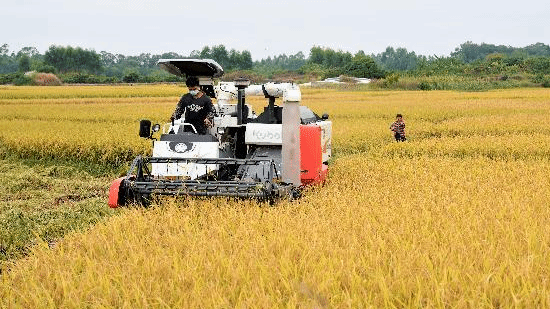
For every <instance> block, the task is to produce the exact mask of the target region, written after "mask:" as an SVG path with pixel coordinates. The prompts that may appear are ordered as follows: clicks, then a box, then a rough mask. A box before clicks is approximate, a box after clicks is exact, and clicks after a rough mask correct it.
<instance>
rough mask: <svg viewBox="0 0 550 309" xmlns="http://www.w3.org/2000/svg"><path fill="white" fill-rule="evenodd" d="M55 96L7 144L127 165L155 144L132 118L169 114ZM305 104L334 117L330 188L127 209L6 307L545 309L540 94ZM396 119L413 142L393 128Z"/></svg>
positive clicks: (47, 251)
mask: <svg viewBox="0 0 550 309" xmlns="http://www.w3.org/2000/svg"><path fill="white" fill-rule="evenodd" d="M156 87H163V86H151V88H150V89H151V92H152V93H155V94H156V93H158V91H160V90H159V89H157V88H156ZM59 88H60V89H63V90H62V91H64V92H65V93H64V94H63V95H60V96H59V97H58V98H50V99H47V98H43V99H40V98H39V99H36V98H32V97H28V98H26V99H23V98H21V99H17V100H16V99H14V98H12V97H11V96H10V95H7V97H9V98H7V99H5V100H0V104H2V105H3V106H4V107H7V108H6V109H4V111H3V112H0V118H1V119H2V121H1V122H0V126H2V127H0V139H1V140H2V142H3V143H5V142H6V141H7V142H9V143H10V144H9V145H11V146H10V147H12V148H13V151H14V152H25V151H34V150H32V149H39V151H38V152H48V151H50V152H48V153H52V154H55V153H65V156H73V155H76V156H81V158H82V159H85V158H86V157H87V156H96V157H98V158H101V160H116V158H117V156H120V157H130V153H132V154H133V153H139V152H142V151H147V149H148V148H149V146H150V144H148V143H149V142H147V141H139V138H138V137H137V121H138V120H139V119H141V118H151V119H152V120H154V121H162V120H163V119H166V118H167V117H168V116H169V114H170V113H171V112H172V110H173V108H174V106H175V103H176V101H177V96H176V95H167V96H166V98H156V99H157V101H151V102H152V103H148V101H147V99H144V98H125V97H123V98H120V97H115V96H113V97H109V95H108V94H107V93H110V92H109V90H107V91H106V92H105V96H104V97H101V98H98V99H97V102H95V103H94V101H95V99H94V100H89V99H82V100H83V101H82V102H80V101H78V100H79V98H77V97H71V96H69V95H68V93H69V92H70V89H71V88H70V87H69V90H67V89H65V88H64V87H59ZM48 91H53V90H48ZM72 91H73V92H75V93H76V92H78V91H81V90H76V89H73V90H72ZM82 91H84V90H82ZM85 91H92V90H85ZM143 91H144V92H146V91H147V89H143ZM302 92H303V104H304V105H307V106H309V107H310V108H312V109H313V110H314V111H315V112H317V113H319V114H321V113H323V112H327V113H329V115H330V119H331V120H332V121H333V153H334V156H335V157H334V159H333V160H332V162H331V172H330V173H331V174H330V177H329V180H328V182H327V184H326V185H325V186H323V187H319V188H314V189H310V190H307V191H306V192H305V193H304V196H303V197H302V198H301V199H300V200H298V201H294V202H288V201H282V202H280V203H278V204H277V205H275V206H269V205H266V204H258V203H256V202H254V201H239V200H226V199H208V200H205V199H177V200H172V199H163V200H159V202H158V205H155V206H154V207H153V208H152V209H139V208H130V209H123V210H120V215H119V216H115V217H111V218H109V219H108V220H106V221H105V222H103V223H100V224H98V225H96V226H95V227H93V228H91V229H90V230H89V231H85V232H79V233H74V234H71V235H69V236H67V237H65V238H64V239H62V240H60V241H59V242H58V243H57V244H56V246H55V247H54V248H53V249H52V248H49V246H48V245H47V244H43V245H42V246H37V247H35V248H34V249H33V253H32V254H31V255H30V256H28V257H27V258H26V259H24V260H19V261H15V262H14V263H13V264H12V265H10V267H9V268H10V271H9V272H7V273H4V274H3V275H1V276H2V278H1V282H0V307H8V308H9V307H29V308H34V307H51V308H57V307H67V308H81V307H126V308H134V307H166V308H173V307H178V308H211V307H262V308H263V307H270V308H272V307H300V308H302V307H304V308H312V307H314V308H350V307H351V308H369V307H370V308H381V307H387V308H396V307H397V308H403V307H407V308H411V307H436V308H447V307H457V308H495V307H522V308H550V281H549V280H548V276H549V274H550V266H549V264H548V261H549V260H550V236H549V235H550V225H548V222H549V220H550V207H548V206H549V203H548V201H549V200H550V146H549V145H550V124H549V122H548V121H547V119H550V118H549V116H550V92H549V91H548V90H546V89H521V90H519V89H514V90H500V91H489V92H475V93H469V92H450V91H438V92H408V91H379V92H378V91H376V92H351V91H350V92H345V91H337V90H322V89H302ZM86 95H87V94H85V95H84V96H86ZM52 96H54V97H55V96H56V95H55V94H52ZM247 100H248V102H249V103H251V104H252V105H253V106H254V107H255V109H256V111H259V110H260V107H261V106H263V105H264V104H265V102H264V99H260V98H247ZM17 101H21V103H20V104H19V103H18V102H17ZM27 107H28V108H27ZM40 111H44V112H42V113H41V112H40ZM49 111H51V113H50V112H49ZM103 111H105V112H104V113H103ZM398 112H400V113H403V114H404V116H405V121H406V123H407V137H408V139H409V140H408V142H406V143H399V144H398V143H395V142H393V140H392V136H391V134H390V131H389V125H390V123H391V122H392V121H393V120H394V117H395V114H396V113H398ZM16 128H18V129H16ZM108 128H110V129H111V130H109V129H108ZM25 130H29V133H25V132H24V131H25ZM56 132H57V133H56ZM33 137H34V140H33ZM17 141H20V142H19V143H18V142H17ZM56 143H57V144H56ZM18 144H19V145H18ZM41 145H48V146H41ZM78 146H80V148H79V149H80V150H79V149H77V147H78ZM17 147H19V148H17ZM41 147H42V148H41ZM54 147H57V148H54ZM48 149H54V150H48ZM121 154H126V155H121ZM35 155H38V154H32V156H35ZM79 158H80V157H79ZM106 186H108V184H106Z"/></svg>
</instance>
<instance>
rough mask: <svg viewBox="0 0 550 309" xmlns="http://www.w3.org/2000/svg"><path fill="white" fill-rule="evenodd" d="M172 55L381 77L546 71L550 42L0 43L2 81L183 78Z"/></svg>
mask: <svg viewBox="0 0 550 309" xmlns="http://www.w3.org/2000/svg"><path fill="white" fill-rule="evenodd" d="M170 58H172V59H173V58H200V59H214V60H215V61H217V62H218V63H219V64H220V65H221V66H222V67H223V68H224V70H225V71H226V72H228V73H231V72H234V71H238V72H248V73H249V74H256V75H257V76H260V77H262V78H265V79H272V78H274V76H277V75H284V74H290V73H292V74H300V75H306V76H310V77H311V78H317V79H319V78H321V79H322V78H326V77H334V76H339V75H347V76H354V77H366V78H375V79H382V78H385V77H386V76H387V75H391V74H401V75H414V76H431V75H444V74H451V75H479V76H480V75H487V74H513V73H514V72H516V73H517V72H526V73H529V74H534V75H537V76H540V75H543V76H545V75H548V74H550V46H548V45H546V44H543V43H536V44H532V45H529V46H525V47H511V46H503V45H494V44H487V43H481V44H476V43H472V42H470V41H468V42H465V43H463V44H461V45H460V46H459V47H457V48H456V49H455V50H454V52H452V53H451V54H450V55H449V56H444V57H437V56H424V55H417V54H416V53H415V52H413V51H408V50H407V49H406V48H403V47H398V48H394V47H387V48H386V50H384V51H383V52H381V53H378V54H370V55H367V54H366V53H365V52H364V51H362V50H360V51H358V52H356V53H355V54H352V53H350V52H348V51H342V50H333V49H331V48H324V47H320V46H313V47H312V48H311V49H310V53H309V56H308V57H306V56H305V55H304V54H303V53H302V52H298V53H296V54H294V55H286V54H282V55H278V56H274V57H268V58H266V59H261V60H259V61H253V60H252V55H251V53H250V52H249V51H247V50H244V51H238V50H235V49H231V50H228V49H227V48H226V47H225V46H224V45H216V46H212V47H210V46H205V47H203V48H202V49H201V50H194V51H192V52H191V53H190V54H189V55H183V54H178V53H175V52H169V53H163V54H150V53H142V54H140V55H137V56H127V55H123V54H113V53H110V52H106V51H101V52H99V53H98V52H96V51H94V50H92V49H83V48H80V47H71V46H56V45H52V46H50V47H49V49H48V50H47V51H46V52H45V53H44V54H41V53H40V52H39V51H38V50H37V49H36V48H35V47H24V48H22V49H21V50H19V51H18V52H17V53H15V52H11V53H10V50H9V46H8V44H3V45H2V46H1V47H0V83H9V82H13V81H14V80H16V79H18V78H21V75H22V73H24V72H27V71H37V72H45V73H54V74H57V75H58V76H60V77H61V78H62V80H63V81H65V82H75V83H79V82H84V83H86V82H88V83H105V82H106V83H112V82H154V81H181V78H178V77H176V76H172V75H170V74H169V73H166V72H164V71H162V70H160V69H159V68H158V66H157V62H158V60H159V59H170ZM543 78H545V77H543Z"/></svg>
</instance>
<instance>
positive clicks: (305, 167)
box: [300, 125, 323, 185]
mask: <svg viewBox="0 0 550 309" xmlns="http://www.w3.org/2000/svg"><path fill="white" fill-rule="evenodd" d="M322 151H323V150H322V148H321V127H319V126H317V125H301V126H300V169H301V171H302V172H301V181H302V185H307V184H311V183H317V182H319V181H320V176H321V171H322V168H323V161H322V160H323V159H322V158H323V153H322Z"/></svg>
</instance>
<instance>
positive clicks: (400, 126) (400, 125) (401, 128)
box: [390, 114, 407, 142]
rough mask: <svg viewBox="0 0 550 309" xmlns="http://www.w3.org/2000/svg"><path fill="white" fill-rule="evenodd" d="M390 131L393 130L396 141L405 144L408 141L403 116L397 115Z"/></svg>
mask: <svg viewBox="0 0 550 309" xmlns="http://www.w3.org/2000/svg"><path fill="white" fill-rule="evenodd" d="M390 130H392V132H393V134H394V135H393V136H394V137H395V140H396V141H398V142H404V141H406V140H407V138H406V137H405V121H403V115H401V114H397V116H396V117H395V122H394V123H392V124H391V126H390Z"/></svg>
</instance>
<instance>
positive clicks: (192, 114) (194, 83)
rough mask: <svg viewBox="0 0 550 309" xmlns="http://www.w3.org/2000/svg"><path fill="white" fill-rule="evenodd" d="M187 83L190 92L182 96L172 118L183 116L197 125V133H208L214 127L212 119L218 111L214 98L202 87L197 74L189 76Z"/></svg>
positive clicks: (172, 119) (186, 120)
mask: <svg viewBox="0 0 550 309" xmlns="http://www.w3.org/2000/svg"><path fill="white" fill-rule="evenodd" d="M185 85H186V86H187V88H188V89H189V93H187V94H184V95H183V96H182V97H181V99H180V101H179V102H178V105H177V106H176V110H175V111H174V113H173V114H172V117H171V118H170V120H171V121H174V120H175V119H179V118H181V117H182V116H183V117H184V118H185V122H187V123H190V124H192V125H193V126H194V127H195V129H196V130H197V133H199V134H207V133H208V130H207V129H208V128H210V127H212V120H213V119H214V115H215V113H216V109H215V108H214V105H213V104H212V100H211V99H210V97H209V96H207V95H206V94H205V93H204V92H203V91H202V90H201V89H200V86H199V79H198V78H197V77H196V76H189V77H188V78H187V80H186V81H185Z"/></svg>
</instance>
